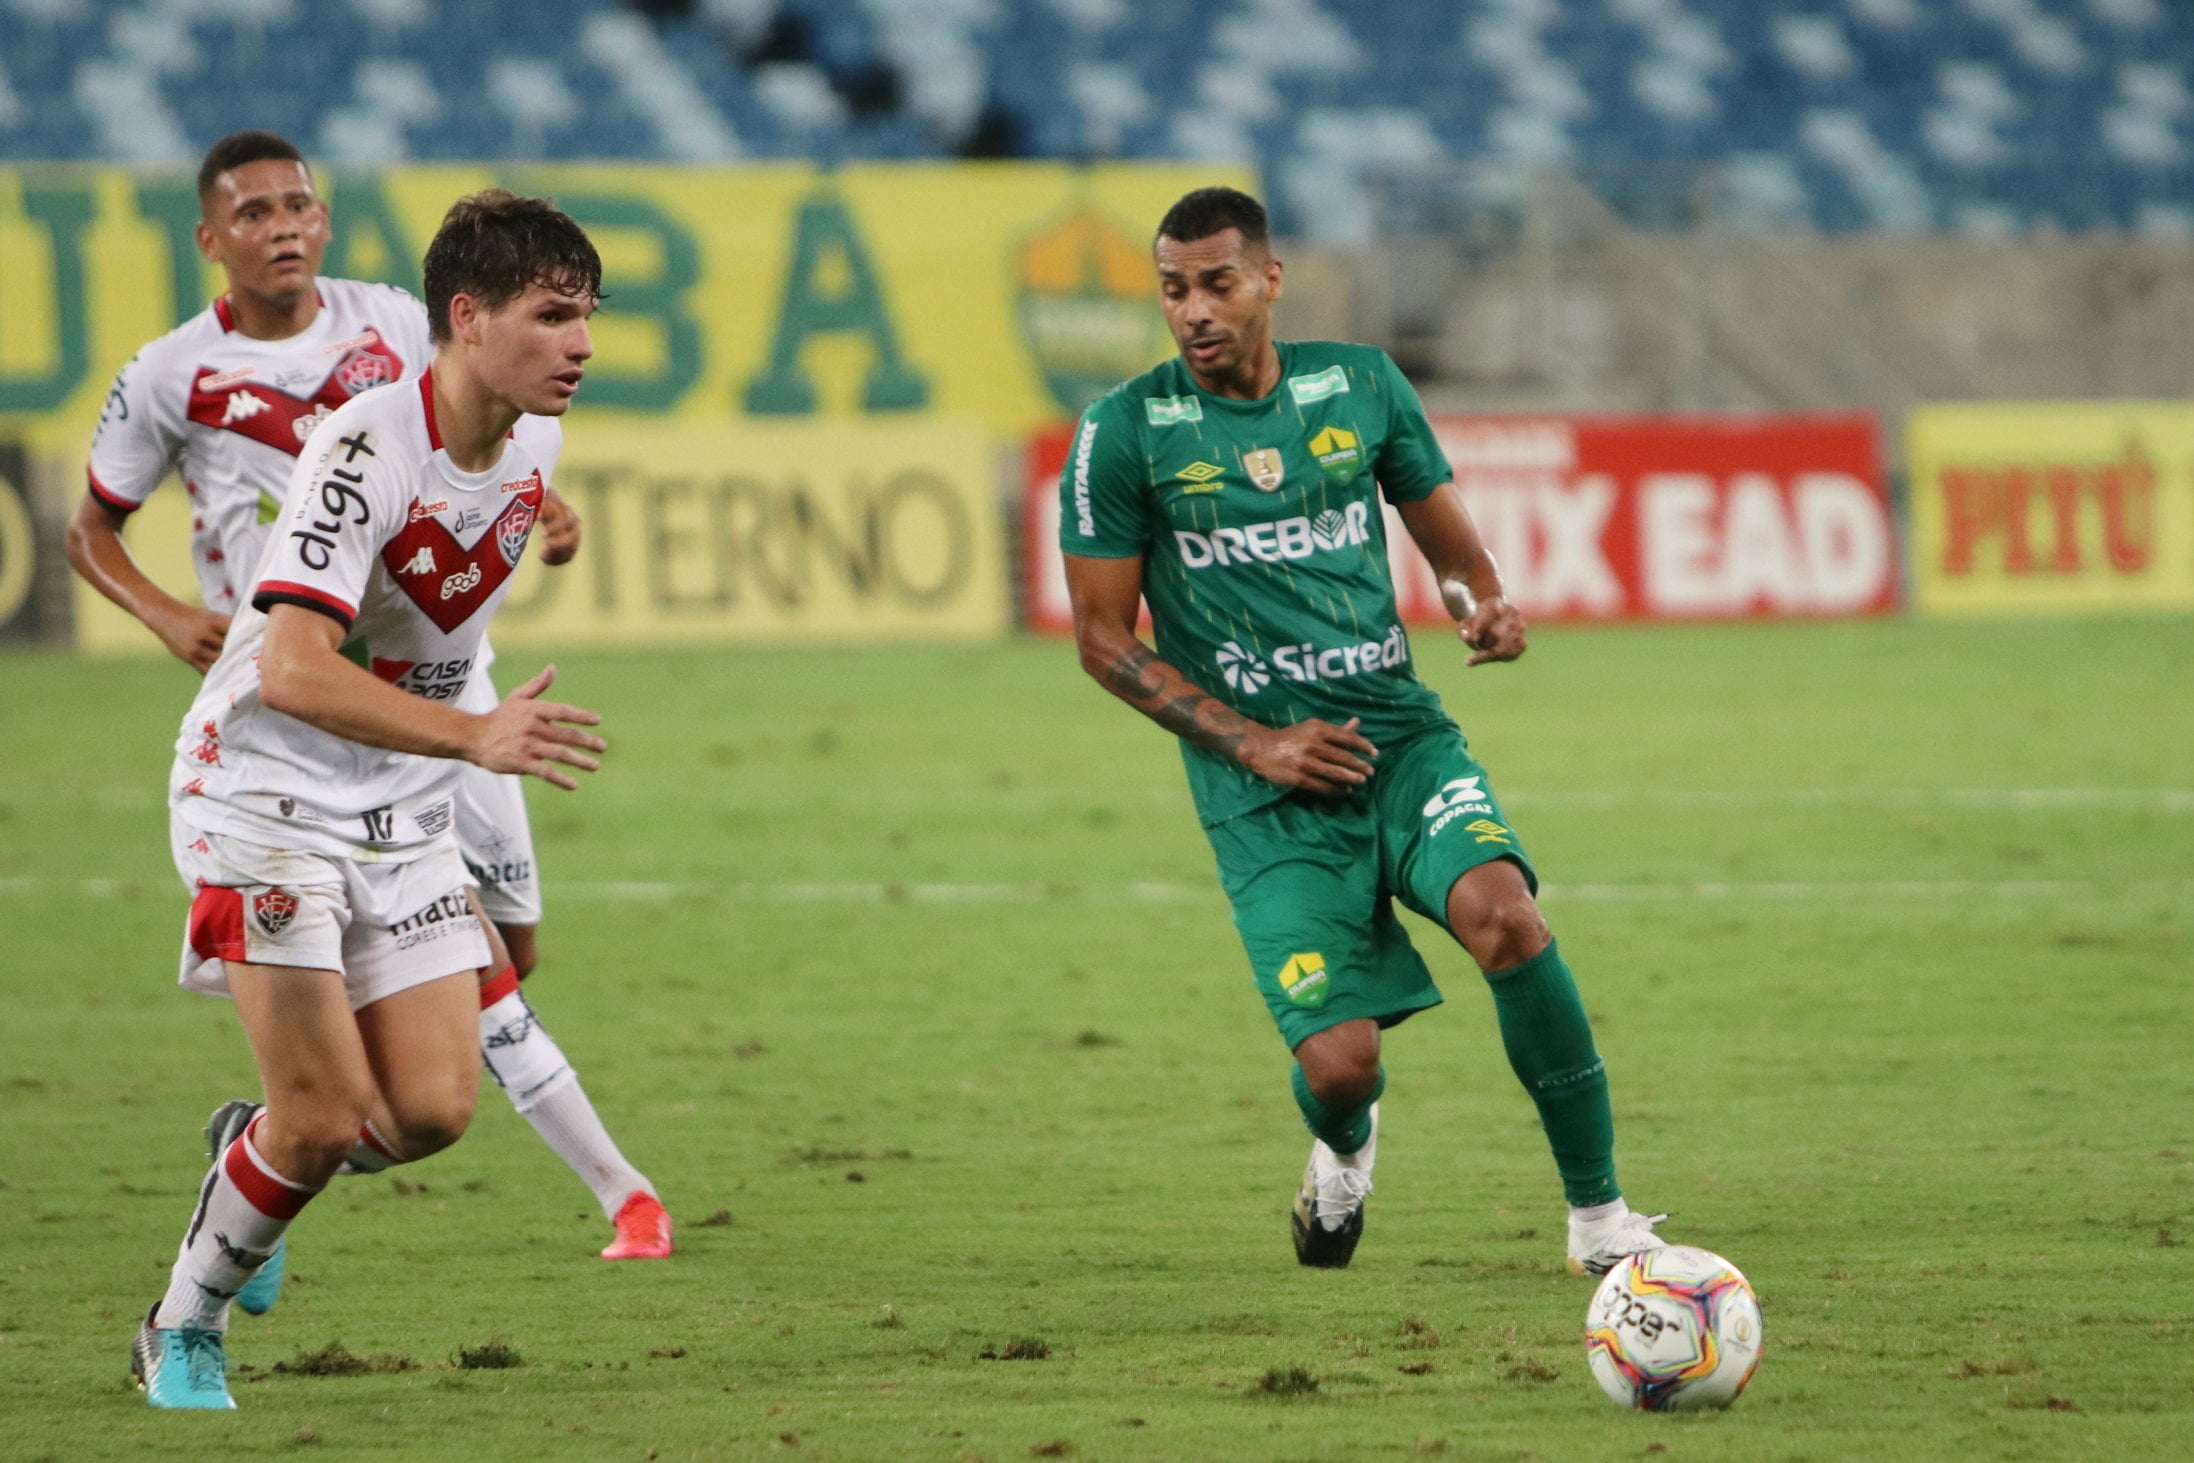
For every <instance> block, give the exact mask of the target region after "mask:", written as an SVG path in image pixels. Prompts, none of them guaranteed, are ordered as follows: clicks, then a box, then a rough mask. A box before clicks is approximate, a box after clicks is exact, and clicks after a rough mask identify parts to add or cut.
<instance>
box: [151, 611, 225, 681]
mask: <svg viewBox="0 0 2194 1463" xmlns="http://www.w3.org/2000/svg"><path fill="white" fill-rule="evenodd" d="M152 631H153V633H154V634H155V635H158V636H159V637H160V643H161V644H162V645H165V646H166V647H167V648H168V654H170V655H172V656H174V657H175V658H176V659H177V660H179V661H181V662H182V663H183V664H185V665H187V666H189V667H190V668H191V669H192V670H194V671H196V672H198V674H200V675H204V674H205V673H206V672H207V671H210V670H212V669H213V663H214V662H215V661H217V660H219V659H220V658H221V646H222V645H223V644H224V643H225V642H226V641H227V640H228V638H229V617H228V616H227V615H224V614H222V613H221V612H220V611H219V610H206V609H200V608H199V607H198V606H196V605H184V606H182V607H181V608H180V609H178V610H177V611H176V612H175V613H174V614H173V615H171V616H169V617H168V618H166V619H163V620H161V621H160V622H159V623H158V624H156V625H154V626H153V627H152Z"/></svg>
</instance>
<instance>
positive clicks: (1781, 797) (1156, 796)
mask: <svg viewBox="0 0 2194 1463" xmlns="http://www.w3.org/2000/svg"><path fill="white" fill-rule="evenodd" d="M589 786H590V787H595V786H596V785H595V784H589ZM1495 786H1496V788H1497V789H1498V791H1499V792H1500V795H1501V801H1502V802H1503V803H1504V804H1506V805H1507V806H1509V807H1513V808H1561V809H1569V808H1585V809H1615V808H1847V809H1849V810H1851V811H1852V812H1855V813H1866V812H1873V811H1879V810H1881V809H1883V808H1900V809H1910V808H1951V809H1956V810H1958V811H1961V812H2010V813H2036V812H2066V813H2194V791H2189V790H2187V789H2185V788H2175V787H2160V788H2159V787H1932V788H1931V787H1860V786H1849V785H1843V786H1837V787H1782V788H1776V787H1762V788H1681V787H1666V786H1664V787H1656V788H1622V789H1611V790H1597V791H1596V790H1594V789H1590V788H1561V789H1554V788H1531V787H1500V786H1499V779H1498V778H1496V779H1495ZM628 792H629V795H628ZM654 796H655V795H654V794H653V793H652V792H651V793H646V794H642V793H640V792H639V791H638V790H637V789H633V790H628V789H624V788H616V787H611V786H606V785H603V786H599V787H598V789H597V791H596V793H595V794H594V796H593V797H592V798H591V799H590V801H591V802H593V803H596V804H606V805H608V806H612V807H626V806H633V805H637V804H639V803H643V802H652V800H653V798H654ZM67 798H68V800H69V801H71V802H83V801H89V802H92V803H94V804H96V805H98V806H100V807H105V808H125V809H126V808H142V807H151V806H153V805H154V804H156V803H163V802H165V801H166V794H165V793H164V792H162V791H161V790H160V789H159V788H158V787H156V786H152V787H130V786H120V785H116V784H107V785H105V786H102V787H99V788H95V789H89V790H84V791H70V792H68V793H67ZM709 805H710V806H717V807H721V808H724V809H737V810H740V811H744V812H752V813H778V812H785V811H788V810H792V809H797V810H799V811H803V812H830V811H836V810H846V809H854V808H858V809H859V810H860V811H862V812H864V813H870V814H874V813H878V812H886V813H894V814H916V813H924V812H938V811H944V812H978V811H981V812H996V811H1013V810H1016V809H1029V808H1033V807H1044V806H1051V805H1063V806H1067V807H1072V808H1076V809H1089V808H1095V807H1109V808H1112V809H1115V810H1117V809H1120V808H1122V807H1136V808H1164V809H1169V810H1170V809H1174V808H1179V809H1180V810H1181V811H1182V812H1183V813H1184V814H1185V813H1186V811H1187V795H1186V793H1184V792H1181V791H1180V790H1179V789H1177V788H1175V787H1172V786H1170V785H1169V786H1166V787H1162V788H1160V787H1152V788H1147V789H1143V790H1140V791H1139V792H1135V791H1131V792H1129V793H1126V794H1123V793H1122V792H1120V791H1118V790H1114V791H1111V792H1108V793H1106V794H1105V795H1104V796H1103V797H1102V798H1101V799H1100V798H1093V797H1092V796H1091V795H1090V793H1089V790H1088V789H1086V788H1080V787H1025V788H1010V789H1001V788H962V789H956V790H931V789H924V788H896V789H888V790H883V791H879V792H876V793H873V794H863V795H861V796H860V797H858V798H849V799H847V800H845V801H843V802H833V801H831V800H829V799H823V800H820V801H819V800H816V799H813V798H806V797H802V798H799V799H797V800H794V801H791V802H787V801H785V800H784V799H782V798H772V797H770V796H769V795H767V794H757V793H754V792H751V791H748V790H744V789H741V788H739V787H738V786H736V785H730V786H727V787H726V788H725V789H724V791H723V794H722V796H721V798H720V799H716V800H712V801H711V802H710V803H709Z"/></svg>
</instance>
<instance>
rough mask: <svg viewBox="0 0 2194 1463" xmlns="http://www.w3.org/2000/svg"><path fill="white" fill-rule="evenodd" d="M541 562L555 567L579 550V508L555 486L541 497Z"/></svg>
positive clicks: (566, 562)
mask: <svg viewBox="0 0 2194 1463" xmlns="http://www.w3.org/2000/svg"><path fill="white" fill-rule="evenodd" d="M540 528H541V562H542V563H544V564H546V565H548V566H549V567H550V568H554V567H555V566H557V565H558V564H568V563H570V562H571V561H572V557H573V555H575V554H577V553H578V552H579V510H578V509H576V508H574V507H572V506H571V504H569V503H567V502H565V501H564V499H563V498H562V497H561V496H559V495H558V493H557V492H556V490H555V489H554V488H551V489H549V491H548V494H547V496H545V497H544V498H542V499H541V523H540Z"/></svg>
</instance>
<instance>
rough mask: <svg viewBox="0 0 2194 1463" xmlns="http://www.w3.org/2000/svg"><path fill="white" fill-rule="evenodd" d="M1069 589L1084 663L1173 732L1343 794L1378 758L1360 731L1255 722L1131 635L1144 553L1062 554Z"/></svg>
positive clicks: (1315, 788) (1352, 726) (1282, 780)
mask: <svg viewBox="0 0 2194 1463" xmlns="http://www.w3.org/2000/svg"><path fill="white" fill-rule="evenodd" d="M1066 570H1067V593H1068V595H1069V597H1070V598H1071V599H1072V600H1073V604H1074V639H1075V643H1076V645H1077V646H1078V647H1079V648H1080V650H1081V655H1082V668H1083V669H1084V670H1086V671H1088V672H1089V673H1090V675H1091V676H1092V677H1094V678H1095V679H1096V680H1097V682H1098V683H1099V684H1100V685H1102V686H1103V687H1104V688H1105V689H1106V690H1108V691H1110V692H1111V693H1112V694H1113V695H1115V696H1117V697H1119V698H1120V699H1121V700H1122V701H1125V702H1126V703H1127V704H1128V705H1130V706H1132V707H1134V708H1135V709H1136V710H1137V711H1140V712H1142V713H1143V715H1145V716H1147V717H1149V718H1150V719H1151V720H1152V721H1155V722H1157V723H1158V725H1160V726H1162V727H1164V728H1165V729H1166V730H1167V731H1169V732H1172V733H1173V734H1174V735H1175V736H1177V737H1181V738H1183V739H1184V740H1186V741H1189V742H1193V743H1195V744H1196V745H1197V746H1199V747H1202V748H1204V749H1205V750H1207V751H1212V752H1216V753H1218V754H1219V755H1220V756H1222V757H1226V758H1229V759H1231V760H1233V761H1235V762H1238V763H1240V764H1241V765H1242V766H1244V767H1247V768H1248V769H1249V770H1250V771H1252V772H1254V773H1256V774H1257V775H1258V776H1259V777H1262V778H1264V779H1265V780H1266V781H1267V782H1272V783H1277V784H1278V785H1280V786H1281V787H1296V788H1303V789H1305V790H1307V791H1310V792H1319V793H1342V792H1347V791H1348V790H1349V789H1350V788H1353V787H1356V786H1358V785H1360V784H1361V783H1362V782H1363V781H1364V779H1366V778H1368V777H1369V776H1370V775H1371V761H1372V759H1374V758H1376V757H1377V756H1378V755H1379V750H1378V748H1376V747H1374V746H1373V745H1372V744H1371V743H1370V741H1369V740H1367V739H1366V738H1365V737H1364V736H1363V735H1362V734H1361V733H1359V732H1358V731H1357V730H1356V726H1357V723H1356V720H1355V718H1353V717H1351V718H1350V719H1349V721H1348V723H1347V724H1346V725H1344V726H1335V725H1333V724H1332V723H1331V722H1325V721H1320V720H1318V719H1317V718H1315V717H1312V718H1310V719H1308V720H1304V721H1299V722H1296V723H1295V724H1294V725H1292V726H1287V727H1270V726H1266V725H1265V724H1264V723H1262V722H1258V721H1252V720H1250V719H1249V718H1248V717H1246V716H1243V715H1242V714H1241V713H1240V712H1238V711H1236V710H1235V709H1234V708H1233V707H1231V706H1228V705H1227V704H1226V703H1225V702H1223V701H1221V700H1219V699H1218V698H1217V697H1215V696H1213V695H1211V694H1210V693H1209V692H1207V691H1205V690H1204V689H1203V688H1202V687H1200V686H1198V685H1196V684H1195V683H1194V682H1192V681H1190V680H1189V679H1188V677H1186V676H1184V675H1182V674H1181V672H1180V671H1179V670H1178V669H1176V668H1175V667H1174V666H1172V665H1169V664H1167V663H1166V662H1165V661H1164V660H1161V659H1160V658H1159V656H1158V653H1157V652H1156V651H1154V650H1152V649H1151V648H1150V647H1149V646H1147V645H1145V644H1144V643H1143V642H1142V640H1141V638H1140V637H1138V636H1137V635H1136V633H1135V620H1136V616H1137V614H1138V612H1139V607H1140V606H1141V603H1142V592H1143V561H1142V559H1141V558H1139V557H1136V558H1124V559H1099V558H1091V557H1086V556H1083V555H1079V554H1068V555H1067V556H1066Z"/></svg>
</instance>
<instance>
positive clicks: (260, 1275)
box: [236, 1235, 289, 1316]
mask: <svg viewBox="0 0 2194 1463" xmlns="http://www.w3.org/2000/svg"><path fill="white" fill-rule="evenodd" d="M288 1253H289V1236H288V1235H284V1236H282V1238H280V1239H278V1240H276V1241H275V1242H274V1253H273V1254H271V1255H269V1256H267V1262H266V1263H265V1264H264V1265H261V1266H260V1267H259V1269H258V1270H257V1271H256V1272H255V1273H254V1274H253V1275H252V1277H251V1279H249V1280H247V1281H245V1282H244V1288H243V1289H242V1290H239V1291H238V1292H236V1303H237V1304H238V1305H239V1306H241V1307H243V1309H244V1311H245V1313H246V1314H248V1315H254V1316H263V1315H265V1314H266V1313H267V1312H268V1311H271V1310H273V1309H274V1303H275V1302H276V1301H278V1300H280V1299H281V1298H282V1258H283V1256H285V1255H287V1254H288Z"/></svg>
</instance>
